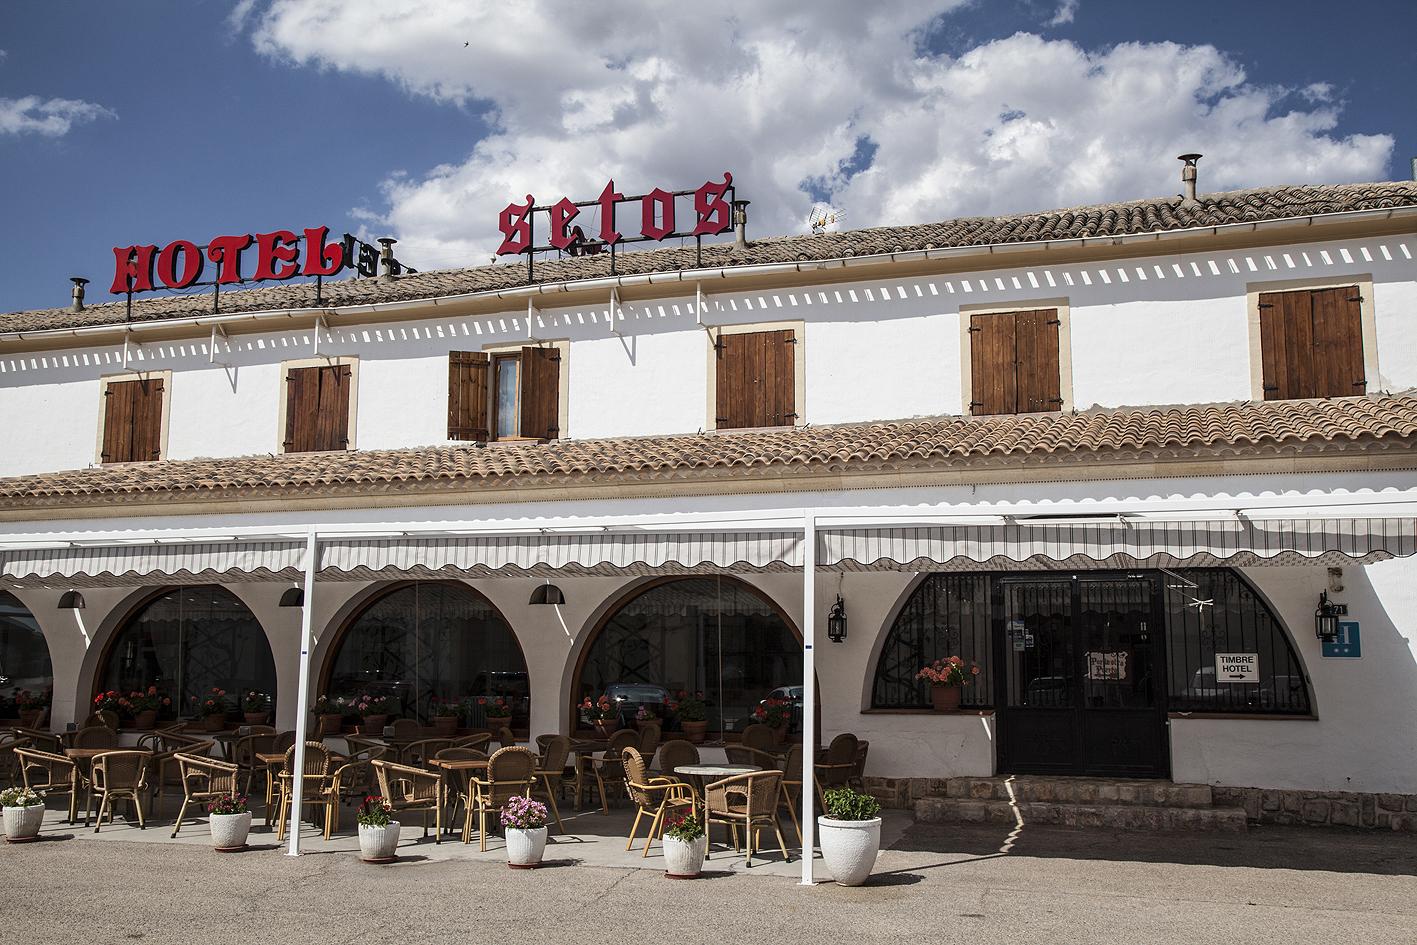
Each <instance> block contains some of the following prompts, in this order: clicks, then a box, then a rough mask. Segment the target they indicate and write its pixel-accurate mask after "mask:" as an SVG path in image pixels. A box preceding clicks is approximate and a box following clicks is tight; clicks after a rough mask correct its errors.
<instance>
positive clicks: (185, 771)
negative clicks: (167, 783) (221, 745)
mask: <svg viewBox="0 0 1417 945" xmlns="http://www.w3.org/2000/svg"><path fill="white" fill-rule="evenodd" d="M174 757H175V758H176V759H177V767H178V770H180V771H181V772H182V809H181V810H179V811H178V812H177V823H175V824H173V825H172V835H173V836H174V837H175V836H177V831H179V830H181V829H182V821H183V819H184V818H185V817H186V816H187V807H188V805H190V804H192V803H194V802H195V803H196V804H198V805H202V804H207V803H209V802H211V801H214V800H216V799H217V798H219V797H221V796H222V795H224V794H235V793H237V791H236V781H237V774H238V773H239V771H240V769H239V768H237V767H236V765H234V764H232V763H231V762H229V761H217V760H216V759H215V758H206V757H202V756H200V755H189V754H187V753H186V752H178V753H177V754H176V755H175V756H174Z"/></svg>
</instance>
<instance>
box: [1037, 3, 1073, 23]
mask: <svg viewBox="0 0 1417 945" xmlns="http://www.w3.org/2000/svg"><path fill="white" fill-rule="evenodd" d="M1078 2H1079V0H1063V2H1062V3H1060V4H1058V9H1057V12H1055V13H1054V14H1053V18H1052V19H1051V20H1049V21H1048V22H1047V23H1045V24H1044V25H1045V26H1065V25H1067V24H1068V23H1071V22H1072V21H1073V18H1074V17H1076V16H1077V13H1078Z"/></svg>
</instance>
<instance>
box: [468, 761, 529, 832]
mask: <svg viewBox="0 0 1417 945" xmlns="http://www.w3.org/2000/svg"><path fill="white" fill-rule="evenodd" d="M468 784H469V786H470V787H471V789H472V790H473V791H474V792H475V795H474V797H473V798H471V800H472V801H473V803H471V804H469V805H468V808H467V818H466V820H464V821H463V830H462V842H463V843H470V842H471V841H472V809H473V808H474V807H476V808H477V829H478V832H479V833H480V834H481V837H480V843H481V849H482V850H483V851H486V849H487V815H488V814H493V813H495V812H497V811H500V810H501V809H502V805H504V804H506V803H507V801H509V800H511V799H512V798H513V797H517V796H518V795H520V796H522V797H530V796H531V789H532V787H533V786H534V785H535V784H536V755H534V754H532V753H531V751H530V749H527V748H522V747H520V746H518V745H509V746H507V747H505V748H499V749H497V750H496V751H494V752H493V753H492V757H491V758H489V759H487V777H485V778H470V779H469V780H468Z"/></svg>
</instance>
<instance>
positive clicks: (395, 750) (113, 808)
mask: <svg viewBox="0 0 1417 945" xmlns="http://www.w3.org/2000/svg"><path fill="white" fill-rule="evenodd" d="M252 728H254V729H256V730H255V731H250V730H236V731H233V732H224V733H210V732H205V731H187V730H186V728H185V726H182V725H174V726H171V727H169V728H166V729H162V730H157V731H152V732H145V733H141V734H140V735H136V737H135V733H131V732H119V731H117V730H113V729H110V728H108V727H107V725H105V724H103V722H102V721H101V720H100V721H98V722H97V724H95V725H91V726H86V727H85V728H83V729H79V730H76V731H72V732H65V733H47V732H41V731H38V730H25V729H7V730H5V731H4V733H3V735H0V754H4V755H5V756H6V758H5V760H4V762H3V765H0V776H3V777H4V779H5V781H6V784H5V785H4V786H8V785H9V784H13V785H15V786H24V787H28V788H30V789H31V790H33V791H35V792H37V793H39V794H40V795H41V796H42V797H44V799H45V801H46V806H47V810H46V813H45V818H44V826H43V829H42V831H41V835H42V836H50V837H73V838H79V839H98V840H102V839H123V840H138V841H144V842H175V843H182V844H209V843H210V842H211V837H210V834H209V831H208V829H207V827H206V820H207V817H208V804H210V803H211V802H212V801H214V800H216V799H218V798H220V797H222V796H225V795H233V794H234V795H241V794H245V795H247V796H248V798H249V805H250V809H251V811H252V813H253V815H254V818H255V821H256V825H255V826H253V828H252V832H251V835H250V838H249V841H248V848H249V849H250V850H251V851H253V852H260V851H263V850H265V851H276V852H283V851H284V844H285V841H286V839H287V837H286V831H287V828H288V825H289V817H290V808H291V804H292V803H293V800H294V790H295V788H294V784H295V779H294V778H293V777H292V775H291V771H292V768H293V766H294V765H295V764H296V759H295V756H296V746H295V744H294V740H295V737H294V733H290V732H287V733H277V732H274V731H267V730H265V729H264V728H262V727H259V726H255V727H252ZM743 735H744V738H743V742H745V743H747V744H734V745H728V746H724V745H694V744H691V743H690V742H688V741H684V740H681V739H676V738H674V737H670V738H668V739H664V738H663V736H662V735H661V733H660V731H659V730H658V727H657V726H655V727H652V728H649V729H647V730H646V731H643V732H638V731H635V730H629V729H623V730H620V731H618V732H615V733H613V734H611V735H610V736H609V737H608V738H571V737H568V736H564V735H549V736H542V737H540V738H537V739H534V740H533V741H532V745H531V746H524V745H515V744H511V745H505V743H507V742H509V741H513V739H511V738H510V737H509V736H510V733H508V732H505V731H503V732H501V733H499V736H504V737H500V738H499V739H498V740H499V741H500V742H502V743H504V745H505V747H502V748H496V747H495V745H494V744H493V743H492V741H491V736H490V735H489V734H487V733H474V734H464V735H462V736H453V737H447V738H431V737H428V734H427V732H426V731H424V730H421V729H418V730H410V729H408V728H405V730H403V731H401V732H399V733H398V734H397V735H395V734H394V731H393V730H392V729H389V730H387V731H386V734H385V736H384V737H382V738H380V737H374V736H364V735H339V736H329V737H326V738H323V739H314V740H310V741H307V742H306V744H305V746H304V753H303V757H304V764H303V770H304V777H303V779H302V784H303V788H302V791H301V807H302V827H301V834H300V843H301V850H302V852H304V853H311V854H332V853H346V852H348V853H355V854H357V853H358V850H359V842H358V833H357V828H356V825H355V818H354V816H353V813H354V809H355V808H357V807H358V806H359V805H360V803H361V802H362V801H363V800H364V799H365V797H366V796H368V795H371V794H374V795H379V796H381V797H383V798H385V799H386V801H387V802H388V804H389V806H390V807H391V808H392V811H393V816H394V819H396V820H397V821H399V823H400V825H401V830H400V833H399V845H398V847H397V855H398V856H400V857H415V858H437V859H448V858H454V859H456V858H472V859H494V860H496V859H502V858H504V856H505V855H506V844H505V841H504V839H503V837H502V836H501V830H500V828H499V826H498V813H499V811H500V810H501V808H502V807H503V806H504V805H505V804H506V802H507V801H508V800H509V799H511V798H512V797H514V796H524V797H532V798H535V799H540V800H542V801H543V802H545V803H546V804H547V808H548V812H549V817H548V820H549V823H548V827H549V830H550V837H549V840H548V846H547V849H546V854H545V863H546V864H548V865H566V864H575V863H587V864H594V865H602V866H627V867H634V868H649V869H659V870H662V869H664V865H663V854H662V847H663V842H662V838H663V834H664V831H665V829H666V827H667V826H668V825H669V823H670V822H671V819H672V818H673V817H675V816H679V815H685V814H687V815H689V816H693V817H697V818H699V819H700V821H701V822H704V823H705V824H706V826H708V827H709V828H710V852H709V860H708V862H707V864H706V866H705V868H706V869H707V870H712V871H724V870H733V871H747V870H751V871H752V872H754V873H762V874H767V875H796V873H797V872H798V871H799V867H798V866H797V865H796V864H797V863H798V862H799V861H800V858H801V855H802V854H801V831H800V824H799V820H798V810H799V809H800V803H801V772H800V769H799V770H793V769H792V768H791V767H789V766H790V765H792V764H795V763H798V760H799V759H800V758H801V747H800V746H797V745H790V744H780V743H778V742H776V741H775V740H774V739H773V738H772V737H771V733H770V732H764V731H749V732H745V733H743ZM860 744H862V743H858V741H857V740H856V738H855V737H854V736H850V735H845V736H838V738H837V739H836V740H835V741H833V743H832V744H831V745H830V746H828V747H826V748H822V749H819V769H818V781H819V784H818V790H820V789H821V788H823V787H830V786H832V785H834V784H838V783H842V784H845V783H851V782H855V783H858V784H859V777H860V769H853V770H851V771H848V770H846V768H847V767H850V766H846V765H844V764H843V762H842V761H841V760H840V759H842V758H844V757H851V758H853V759H855V758H857V757H858V753H859V751H860V750H859V748H858V746H859V745H860ZM755 746H757V747H755ZM277 748H279V749H280V750H273V749H277ZM488 749H492V750H491V751H490V753H489V751H488ZM848 753H849V754H848ZM859 757H860V758H861V759H862V760H863V761H864V754H859ZM228 758H229V759H231V760H227V759H228ZM908 823H909V815H908V814H905V813H894V814H890V815H887V817H886V819H885V824H884V825H883V831H884V836H883V842H889V838H890V837H891V836H896V835H899V833H900V832H901V831H903V830H904V829H905V827H906V826H907V825H908ZM154 825H158V826H160V827H161V828H164V829H157V830H148V829H147V828H148V827H150V826H154ZM169 828H170V829H169ZM459 841H460V842H459ZM474 841H475V842H474Z"/></svg>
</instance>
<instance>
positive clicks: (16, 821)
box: [5, 804, 44, 842]
mask: <svg viewBox="0 0 1417 945" xmlns="http://www.w3.org/2000/svg"><path fill="white" fill-rule="evenodd" d="M43 824H44V805H43V804H31V805H30V806H29V807H7V808H5V839H6V840H11V841H15V842H18V841H21V840H33V839H34V838H35V837H38V836H39V828H40V827H41V826H43Z"/></svg>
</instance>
